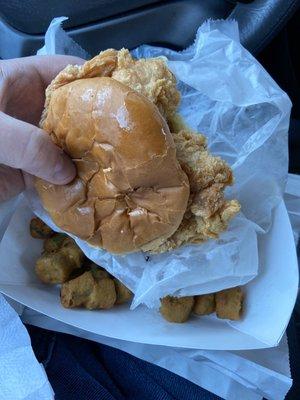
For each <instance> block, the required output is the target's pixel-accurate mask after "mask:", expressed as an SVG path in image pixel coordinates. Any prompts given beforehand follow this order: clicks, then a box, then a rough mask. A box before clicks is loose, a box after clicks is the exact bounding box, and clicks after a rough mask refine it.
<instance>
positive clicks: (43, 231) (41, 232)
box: [30, 218, 54, 239]
mask: <svg viewBox="0 0 300 400" xmlns="http://www.w3.org/2000/svg"><path fill="white" fill-rule="evenodd" d="M30 234H31V236H32V237H33V238H35V239H47V238H50V237H51V236H52V235H53V234H54V232H53V230H52V229H51V228H49V226H48V225H46V224H45V223H44V222H43V221H42V220H41V219H39V218H32V220H31V221H30Z"/></svg>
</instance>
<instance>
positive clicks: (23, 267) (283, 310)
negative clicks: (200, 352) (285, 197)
mask: <svg viewBox="0 0 300 400" xmlns="http://www.w3.org/2000/svg"><path fill="white" fill-rule="evenodd" d="M31 217H32V212H31V211H30V210H29V208H28V207H27V205H26V204H25V202H21V203H20V205H19V207H18V209H17V211H16V212H15V214H14V216H13V218H12V220H11V222H10V225H9V227H8V229H7V231H6V233H5V235H4V237H3V240H2V243H1V246H0V291H1V292H2V293H4V294H5V295H7V296H9V297H11V298H12V299H14V300H16V301H18V302H20V303H22V304H24V305H26V306H28V307H30V308H32V309H34V310H36V311H39V312H41V313H43V314H45V315H48V316H49V317H51V318H54V319H57V320H59V321H62V322H64V323H67V324H70V325H72V326H75V327H78V328H81V329H83V330H86V331H89V332H91V333H95V334H98V335H102V336H107V337H111V338H116V339H123V340H127V341H132V342H138V343H147V344H154V345H165V346H173V347H184V348H196V349H213V350H242V349H258V348H265V347H271V346H275V345H277V344H278V342H279V340H280V338H281V336H282V334H283V333H284V331H285V328H286V325H287V323H288V320H289V318H290V314H291V312H292V309H293V306H294V303H295V299H296V294H297V286H298V267H297V258H296V252H295V246H294V240H293V235H292V231H291V226H290V223H289V219H288V215H287V212H286V209H285V206H284V203H283V202H281V203H280V205H279V206H278V207H277V208H276V209H275V212H274V219H273V225H272V228H271V230H270V231H269V233H267V234H266V235H264V236H263V237H261V238H260V239H261V240H260V241H259V242H260V260H264V262H263V265H261V266H260V268H261V271H260V274H259V276H258V277H257V278H256V279H255V280H253V281H252V282H251V283H250V284H248V285H247V286H246V293H247V302H246V307H245V318H244V320H243V321H241V322H236V323H231V324H229V323H227V322H226V321H222V320H218V319H216V318H215V317H214V316H210V317H202V318H197V317H194V318H192V319H191V320H190V321H189V322H188V323H186V324H182V325H181V324H170V323H168V322H166V321H164V320H163V319H162V317H161V316H160V315H159V314H158V313H157V312H155V311H153V310H148V309H145V308H143V307H139V308H138V309H136V310H134V311H130V310H129V309H128V306H120V307H115V308H113V309H112V310H106V311H87V310H67V309H64V308H63V307H62V306H61V305H60V300H59V287H53V286H46V285H43V284H41V283H40V282H39V281H38V280H37V278H36V276H35V274H34V264H35V261H36V259H37V257H38V256H39V255H40V252H41V247H42V242H41V241H39V240H36V239H33V238H31V237H30V234H29V229H26V228H25V229H24V227H27V226H29V221H30V219H31Z"/></svg>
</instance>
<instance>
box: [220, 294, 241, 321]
mask: <svg viewBox="0 0 300 400" xmlns="http://www.w3.org/2000/svg"><path fill="white" fill-rule="evenodd" d="M243 297H244V296H243V292H242V290H241V288H240V287H235V288H231V289H226V290H221V291H220V292H217V293H216V314H217V317H218V318H222V319H231V320H233V321H236V320H239V319H240V318H241V314H242V308H243Z"/></svg>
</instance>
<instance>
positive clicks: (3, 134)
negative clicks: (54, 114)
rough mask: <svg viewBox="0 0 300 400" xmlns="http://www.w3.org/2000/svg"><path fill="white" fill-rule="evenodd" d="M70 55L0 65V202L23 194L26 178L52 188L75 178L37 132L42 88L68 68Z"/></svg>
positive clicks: (61, 156)
mask: <svg viewBox="0 0 300 400" xmlns="http://www.w3.org/2000/svg"><path fill="white" fill-rule="evenodd" d="M83 62H84V60H82V59H80V58H77V57H70V56H34V57H25V58H18V59H13V60H4V61H0V201H3V200H7V199H9V198H10V197H13V196H15V195H16V194H18V193H20V192H21V191H22V190H24V187H25V183H24V175H23V173H29V174H32V175H35V176H38V177H40V178H43V179H45V180H47V181H49V182H52V183H55V184H66V183H68V182H70V181H71V180H72V179H73V178H74V175H75V167H74V165H73V163H72V162H71V160H70V159H69V158H68V157H67V156H66V155H65V154H64V153H63V151H62V150H61V149H59V148H58V147H57V146H56V145H54V144H53V143H52V141H51V139H50V137H49V136H48V134H47V133H46V132H44V131H43V130H42V129H39V128H37V125H38V123H39V120H40V117H41V113H42V110H43V106H44V100H45V89H46V87H47V86H48V84H49V83H50V82H51V80H52V79H53V78H54V77H55V76H56V75H57V74H58V72H59V71H61V70H62V69H63V68H64V67H65V66H66V65H68V64H82V63H83Z"/></svg>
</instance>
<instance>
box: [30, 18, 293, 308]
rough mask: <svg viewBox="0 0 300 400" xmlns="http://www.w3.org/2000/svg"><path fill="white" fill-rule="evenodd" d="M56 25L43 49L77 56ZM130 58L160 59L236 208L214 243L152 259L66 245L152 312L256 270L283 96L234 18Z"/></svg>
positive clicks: (283, 122) (278, 175) (285, 104)
mask: <svg viewBox="0 0 300 400" xmlns="http://www.w3.org/2000/svg"><path fill="white" fill-rule="evenodd" d="M59 21H60V20H59V19H56V20H55V22H54V24H55V27H54V28H53V27H52V28H51V27H50V28H49V31H48V32H49V34H48V35H46V38H45V46H44V53H47V52H48V53H51V52H52V53H54V52H60V53H68V54H70V52H71V53H72V54H74V55H81V54H82V53H81V52H77V50H76V47H74V46H73V45H72V42H71V39H70V38H68V39H67V40H66V34H65V33H64V31H63V30H62V28H60V27H59ZM49 43H51V44H52V45H51V46H50V44H49ZM53 43H54V45H53ZM62 43H65V47H67V48H68V49H69V50H68V51H66V50H65V47H64V46H62ZM133 54H134V55H135V56H136V57H150V56H164V57H166V59H167V61H168V65H169V67H170V69H171V70H172V71H173V72H174V74H175V76H176V77H177V80H178V87H179V90H180V92H181V95H182V101H181V105H180V110H179V111H180V114H181V115H182V116H183V117H184V118H185V120H186V122H187V123H188V124H189V125H190V126H191V127H192V128H194V129H196V130H197V131H199V132H202V133H204V134H205V135H206V136H207V138H208V144H209V148H210V150H211V152H212V153H213V154H215V155H220V156H221V157H223V158H224V159H226V160H227V161H228V163H229V164H230V165H231V166H232V169H233V172H234V176H235V184H234V186H233V187H232V188H231V189H230V190H228V191H227V197H228V198H237V199H238V200H239V201H240V202H241V205H242V212H241V213H240V214H239V216H237V217H236V218H235V219H234V220H233V221H232V223H231V224H230V226H229V229H228V231H227V232H224V233H223V234H221V236H220V238H219V239H218V240H211V241H208V242H206V243H203V244H200V245H187V246H184V247H181V248H179V249H176V250H174V251H171V252H169V253H165V254H161V255H151V256H149V255H147V254H145V253H141V252H140V253H135V254H130V255H126V256H115V255H112V254H110V253H108V252H106V251H103V250H99V249H95V248H92V247H90V246H89V245H88V244H87V243H85V242H83V241H82V240H79V239H76V238H75V239H76V241H77V243H78V244H79V246H80V247H81V248H82V250H83V251H84V252H85V254H86V255H87V256H88V257H89V258H90V259H92V260H93V261H95V262H96V263H97V264H99V265H101V266H103V267H104V268H106V269H107V270H108V271H109V272H110V273H111V274H113V275H114V276H116V277H117V278H118V279H120V280H121V281H122V282H123V283H124V284H125V285H127V286H128V287H129V288H130V289H131V290H132V291H133V292H134V293H135V296H134V299H133V302H132V308H135V307H136V306H138V305H139V304H141V303H143V304H146V305H147V306H148V307H150V308H158V306H159V299H160V298H161V297H163V296H165V295H167V294H174V295H183V294H184V295H194V294H202V293H208V292H213V291H218V290H221V289H224V288H228V287H232V286H237V285H243V284H246V283H247V282H249V281H250V280H252V279H253V278H254V277H255V276H256V275H257V271H258V262H259V260H258V250H257V233H258V232H265V231H267V230H268V229H269V227H270V224H271V215H272V210H273V209H274V207H275V206H276V205H277V204H278V202H279V201H280V199H281V196H282V193H283V188H284V186H285V181H286V177H287V163H288V157H287V131H288V124H289V115H290V109H291V103H290V100H289V98H288V96H287V95H286V94H285V93H284V92H283V91H282V90H281V89H280V88H279V87H278V85H277V84H276V83H275V82H274V81H273V79H272V78H271V77H270V76H269V75H268V73H267V72H266V71H265V70H264V69H263V68H262V66H261V65H260V64H259V63H258V62H257V61H256V60H255V59H254V58H253V57H252V56H251V54H250V53H249V52H247V51H246V50H245V49H244V48H243V47H242V46H241V44H240V43H239V37H238V28H237V23H236V22H235V21H214V22H212V21H208V22H206V23H204V24H203V25H202V26H201V27H200V28H199V30H198V32H197V36H196V39H195V42H194V44H193V45H191V46H190V47H189V48H188V49H186V50H185V51H183V52H175V51H172V50H168V49H163V48H157V47H150V46H142V47H140V48H138V49H136V50H135V51H133ZM27 197H28V199H29V202H30V205H31V207H32V209H33V210H34V212H35V213H36V214H37V215H38V216H40V217H41V218H42V219H43V220H44V221H45V222H46V223H48V224H49V225H50V226H51V227H52V228H54V229H55V230H59V229H58V228H57V227H55V225H54V224H53V223H52V221H51V219H50V218H49V216H48V215H47V213H46V212H45V210H44V209H43V207H42V205H41V203H40V201H39V198H38V197H37V195H36V193H35V192H34V191H33V190H31V191H30V192H28V193H27Z"/></svg>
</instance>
